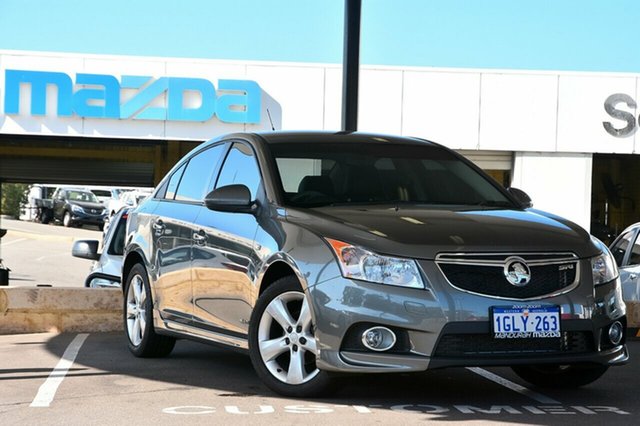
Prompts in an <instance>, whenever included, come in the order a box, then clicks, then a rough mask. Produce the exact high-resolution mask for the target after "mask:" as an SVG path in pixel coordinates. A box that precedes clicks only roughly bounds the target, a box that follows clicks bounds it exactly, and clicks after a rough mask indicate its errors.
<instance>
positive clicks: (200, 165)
mask: <svg viewBox="0 0 640 426" xmlns="http://www.w3.org/2000/svg"><path fill="white" fill-rule="evenodd" d="M224 147H225V145H224V144H220V145H216V146H214V147H212V148H209V149H206V150H204V151H202V152H199V153H198V154H196V155H195V156H193V157H192V158H191V160H189V164H187V169H186V170H185V171H184V176H182V180H181V181H180V185H179V186H178V191H177V192H176V200H180V201H202V200H203V199H204V197H205V195H207V189H208V188H209V183H210V182H211V177H212V175H213V172H214V171H215V170H216V167H217V166H218V162H219V161H220V157H221V156H222V153H223V152H224Z"/></svg>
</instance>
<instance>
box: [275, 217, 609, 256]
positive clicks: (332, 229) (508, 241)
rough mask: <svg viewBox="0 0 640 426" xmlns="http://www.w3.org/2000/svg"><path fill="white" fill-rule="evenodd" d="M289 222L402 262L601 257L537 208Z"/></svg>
mask: <svg viewBox="0 0 640 426" xmlns="http://www.w3.org/2000/svg"><path fill="white" fill-rule="evenodd" d="M287 219H288V220H289V221H291V222H294V223H297V224H299V225H301V226H303V227H305V228H307V229H309V230H311V231H312V232H314V233H316V234H319V235H321V236H323V237H328V238H334V239H338V240H341V241H345V242H348V243H351V244H355V245H359V246H362V247H364V248H367V249H370V250H373V251H375V252H378V253H381V254H389V255H396V256H403V257H413V258H421V259H434V258H435V256H436V255H437V254H438V253H442V252H467V253H472V252H493V253H498V252H499V253H533V252H556V253H558V252H572V253H575V254H576V255H578V256H579V257H581V258H586V257H591V256H595V255H597V254H599V249H598V248H597V247H596V246H595V245H594V244H593V243H591V239H590V236H589V234H588V233H587V232H586V231H585V230H584V229H582V228H581V227H579V226H578V225H576V224H574V223H572V222H570V221H568V220H566V219H563V218H560V217H558V216H554V215H552V214H550V213H545V212H542V211H539V210H534V209H528V210H504V209H499V210H497V209H478V208H473V209H469V208H467V209H462V208H461V209H453V210H452V209H439V208H418V207H408V208H403V207H399V208H398V207H395V206H380V207H377V206H376V207H369V206H367V207H357V208H355V207H349V208H345V207H321V208H315V209H304V210H302V209H289V210H288V211H287Z"/></svg>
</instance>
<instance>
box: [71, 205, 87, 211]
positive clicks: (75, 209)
mask: <svg viewBox="0 0 640 426" xmlns="http://www.w3.org/2000/svg"><path fill="white" fill-rule="evenodd" d="M71 211H72V212H74V213H84V209H83V208H82V207H80V206H76V205H75V204H74V205H72V206H71Z"/></svg>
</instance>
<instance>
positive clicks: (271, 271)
mask: <svg viewBox="0 0 640 426" xmlns="http://www.w3.org/2000/svg"><path fill="white" fill-rule="evenodd" d="M286 276H293V277H296V279H297V280H298V281H299V282H300V285H301V286H302V289H303V290H305V289H306V287H307V286H306V285H305V284H306V282H305V280H304V278H303V277H302V274H301V273H300V271H299V270H298V268H297V267H296V266H295V262H293V260H290V259H287V258H286V257H285V256H284V255H282V254H280V255H277V256H276V258H275V259H272V260H271V261H270V262H268V264H267V266H266V267H265V269H264V272H263V273H262V274H261V275H260V279H259V285H258V294H257V297H260V295H262V293H264V291H265V290H266V289H267V288H269V286H270V285H271V284H273V283H274V282H276V281H277V280H279V279H280V278H284V277H286Z"/></svg>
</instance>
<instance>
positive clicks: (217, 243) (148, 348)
mask: <svg viewBox="0 0 640 426" xmlns="http://www.w3.org/2000/svg"><path fill="white" fill-rule="evenodd" d="M122 274H123V275H122V276H123V280H122V282H123V283H124V285H123V291H124V296H125V297H124V325H125V327H124V328H125V331H126V335H127V337H128V345H129V348H130V350H131V352H133V354H134V355H136V356H139V357H153V356H165V355H168V354H169V353H170V352H171V351H172V349H173V347H174V343H175V339H176V338H191V339H195V340H199V341H202V342H212V343H216V344H224V345H228V346H230V347H234V348H237V349H240V350H242V351H246V352H248V354H249V356H250V358H251V362H252V364H253V366H254V368H255V370H256V372H257V374H258V376H259V377H260V378H261V379H262V380H263V382H264V383H265V384H266V385H267V386H268V387H269V388H271V389H272V390H274V391H276V392H278V393H281V394H285V395H291V396H309V395H314V394H319V393H323V392H327V391H328V390H329V389H331V388H332V386H333V385H335V383H336V380H335V379H336V377H338V376H344V375H346V374H348V373H390V372H414V371H415V372H417V371H424V370H428V369H434V368H442V367H456V366H509V367H511V368H512V369H513V370H514V371H515V373H516V374H517V375H518V376H520V377H521V378H522V379H524V380H526V381H528V382H530V383H533V384H535V385H539V386H567V387H576V386H582V385H586V384H589V383H591V382H593V381H595V380H596V379H598V378H599V377H600V376H601V375H602V374H603V373H604V372H605V371H606V370H607V368H609V367H610V366H614V365H620V364H624V363H625V362H626V361H627V360H628V352H627V348H626V346H625V332H626V317H625V305H624V303H623V301H622V297H621V290H620V281H619V278H618V271H617V268H616V264H615V262H614V260H613V258H612V256H611V254H610V252H609V250H608V249H607V247H606V246H605V245H604V244H602V243H601V242H600V241H598V240H597V239H595V238H593V237H590V235H589V234H588V233H587V232H586V231H585V230H583V229H582V228H580V227H579V226H577V225H575V224H573V223H571V222H570V221H568V220H565V219H563V218H560V217H557V216H554V215H552V214H549V213H545V212H542V211H538V210H535V209H533V208H532V204H531V200H530V199H529V197H528V196H527V195H526V194H525V193H524V192H523V191H521V190H518V189H515V188H509V189H504V188H503V187H502V186H500V185H498V184H497V183H496V182H495V181H494V180H493V179H492V178H490V177H489V176H487V175H486V174H485V173H484V172H482V171H481V170H480V169H479V168H478V167H476V166H475V165H474V164H473V163H471V162H469V161H468V160H466V159H465V158H463V157H462V156H461V155H459V154H457V153H455V152H453V151H451V150H449V149H447V148H445V147H443V146H440V145H438V144H436V143H433V142H429V141H425V140H421V139H415V138H407V137H395V136H386V135H372V134H363V133H344V132H340V133H323V132H296V133H293V132H291V133H289V132H272V133H262V134H248V133H246V134H245V133H243V134H231V135H227V136H224V137H221V138H218V139H214V140H211V141H209V142H206V143H204V144H202V145H201V146H199V147H198V148H197V149H195V150H194V151H193V152H192V153H190V154H189V155H187V156H186V157H185V158H183V159H182V160H181V161H180V162H178V164H176V166H175V167H174V168H173V169H172V170H171V171H170V172H169V174H168V175H167V176H166V177H165V178H164V179H163V180H162V181H161V182H160V184H159V185H158V187H157V189H156V190H155V193H154V194H153V196H151V197H149V199H147V201H145V202H144V203H142V204H141V205H140V206H139V207H138V208H137V209H136V210H135V211H133V212H132V213H131V215H130V217H129V222H128V228H127V240H126V249H125V254H124V263H123V271H122ZM338 383H339V382H338Z"/></svg>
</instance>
